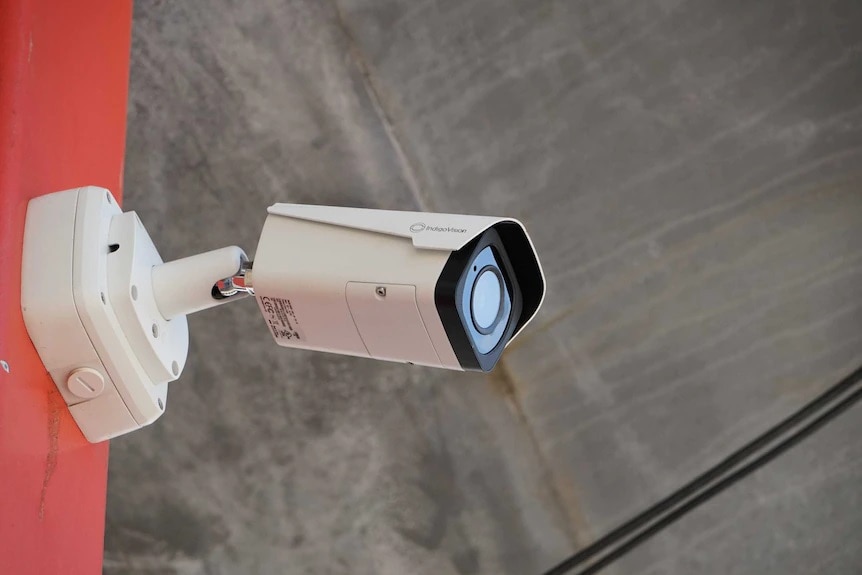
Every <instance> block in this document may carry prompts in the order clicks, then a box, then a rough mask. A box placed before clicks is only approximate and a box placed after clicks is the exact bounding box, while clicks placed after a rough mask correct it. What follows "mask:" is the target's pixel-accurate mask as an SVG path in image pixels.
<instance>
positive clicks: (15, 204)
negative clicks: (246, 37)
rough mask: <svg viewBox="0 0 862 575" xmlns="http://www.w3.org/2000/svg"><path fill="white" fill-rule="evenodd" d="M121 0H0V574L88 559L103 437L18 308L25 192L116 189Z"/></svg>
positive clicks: (123, 49)
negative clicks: (86, 424) (90, 437)
mask: <svg viewBox="0 0 862 575" xmlns="http://www.w3.org/2000/svg"><path fill="white" fill-rule="evenodd" d="M131 12H132V7H131V1H130V0H31V1H29V2H28V1H26V0H0V359H2V360H5V361H6V362H8V364H9V367H10V372H9V373H6V372H5V371H4V370H2V369H0V574H3V575H6V574H9V575H13V574H14V575H27V574H40V575H41V574H43V573H44V574H51V575H54V574H63V575H65V574H71V575H77V574H91V573H92V574H95V573H100V572H101V567H102V552H103V540H104V525H105V493H106V491H105V490H106V481H107V466H108V444H107V443H102V444H99V445H90V444H89V443H87V442H86V440H85V439H84V438H83V436H82V435H81V433H80V432H79V431H78V428H77V427H76V426H75V422H74V421H73V420H72V418H71V416H70V415H69V412H68V410H67V409H66V406H65V404H64V403H63V400H62V398H61V397H60V395H59V394H58V393H57V392H56V390H55V387H54V384H53V382H52V381H51V379H50V378H49V377H48V375H47V373H46V372H45V369H44V368H43V366H42V363H41V361H40V360H39V357H38V355H37V354H36V351H35V350H34V348H33V346H32V344H31V343H30V340H29V338H28V337H27V332H26V330H25V328H24V323H23V320H22V318H21V311H20V303H19V302H20V283H21V240H22V234H23V229H24V215H25V212H26V207H27V201H28V200H29V199H30V198H32V197H35V196H38V195H42V194H46V193H49V192H52V191H59V190H63V189H67V188H72V187H77V186H82V185H88V184H93V185H98V186H103V187H106V188H108V189H110V190H112V191H113V192H114V193H115V194H117V195H118V198H119V193H120V191H121V184H122V172H123V148H124V142H125V121H126V93H127V85H128V67H129V42H130V34H131Z"/></svg>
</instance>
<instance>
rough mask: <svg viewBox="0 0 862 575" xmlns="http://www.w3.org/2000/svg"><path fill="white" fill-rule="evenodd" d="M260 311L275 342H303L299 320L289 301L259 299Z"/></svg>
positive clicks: (270, 298)
mask: <svg viewBox="0 0 862 575" xmlns="http://www.w3.org/2000/svg"><path fill="white" fill-rule="evenodd" d="M260 309H261V311H263V317H264V319H265V320H266V323H267V325H268V326H269V329H270V331H272V335H273V337H275V340H276V341H284V342H295V341H304V340H305V335H304V334H303V333H302V330H301V329H300V328H299V320H297V319H296V312H295V311H294V310H293V304H291V303H290V300H289V299H281V298H277V297H262V298H260Z"/></svg>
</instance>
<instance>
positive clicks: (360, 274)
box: [21, 186, 545, 442]
mask: <svg viewBox="0 0 862 575" xmlns="http://www.w3.org/2000/svg"><path fill="white" fill-rule="evenodd" d="M22 257H23V265H22V268H21V311H22V314H23V317H24V323H25V325H26V326H27V331H28V333H29V335H30V338H31V339H32V341H33V344H34V346H35V348H36V350H37V352H38V353H39V356H40V357H41V358H42V363H43V364H44V365H45V369H46V370H47V371H48V373H49V374H50V375H51V378H52V379H53V380H54V383H55V384H56V385H57V388H58V390H59V391H60V394H61V395H62V396H63V399H64V400H65V401H66V404H67V405H68V406H69V410H70V412H71V414H72V416H73V417H74V418H75V421H76V422H77V423H78V426H79V427H80V429H81V431H82V432H83V433H84V435H85V436H86V437H87V439H88V440H90V441H92V442H98V441H104V440H105V439H110V438H112V437H116V436H118V435H122V434H124V433H128V432H130V431H133V430H135V429H139V428H141V427H143V426H145V425H148V424H150V423H152V422H153V421H155V420H156V419H157V418H159V417H160V416H161V414H162V413H163V412H164V410H165V406H166V405H167V389H168V384H169V383H170V382H172V381H175V380H176V379H178V378H179V377H180V375H181V373H182V371H183V368H184V367H185V363H186V356H187V353H188V324H187V322H186V316H187V315H188V314H191V313H194V312H198V311H201V310H204V309H208V308H211V307H215V306H217V305H222V304H224V303H227V302H231V301H235V300H238V299H241V298H243V297H247V296H252V295H253V296H254V297H255V298H256V299H257V303H258V306H259V307H260V310H261V312H262V313H263V317H264V319H265V320H266V323H267V325H268V326H269V330H270V332H271V333H272V336H273V337H274V338H275V341H276V342H277V343H278V344H279V345H283V346H286V347H296V348H303V349H311V350H320V351H329V352H334V353H341V354H349V355H355V356H362V357H371V358H375V359H385V360H390V361H398V362H406V363H415V364H422V365H429V366H434V367H445V368H449V369H461V370H479V371H489V370H491V369H492V368H493V367H494V365H495V364H496V363H497V361H498V360H499V359H500V355H501V354H502V352H503V349H504V348H505V347H506V345H507V344H508V343H509V342H510V341H512V339H513V338H514V337H515V336H517V334H518V333H519V332H520V331H521V330H523V329H524V326H525V325H527V322H529V321H530V320H531V319H532V317H533V316H534V315H535V314H536V312H537V311H538V309H539V306H540V305H541V303H542V298H543V297H544V293H545V280H544V277H543V275H542V268H541V265H540V264H539V260H538V258H537V257H536V253H535V250H534V249H533V245H532V243H531V242H530V238H529V236H527V233H526V231H525V230H524V227H523V226H522V225H521V224H520V222H518V221H516V220H512V219H507V218H489V217H481V216H461V215H451V214H431V213H418V212H393V211H385V210H366V209H353V208H333V207H323V206H305V205H293V204H276V205H274V206H272V207H271V208H269V215H268V216H267V218H266V222H265V223H264V227H263V232H262V233H261V237H260V242H259V244H258V247H257V254H256V257H255V260H254V261H253V262H252V261H250V260H249V258H248V257H246V255H245V252H243V250H241V249H240V248H238V247H236V246H230V247H225V248H221V249H217V250H213V251H210V252H206V253H202V254H197V255H193V256H189V257H186V258H183V259H179V260H175V261H171V262H164V261H162V258H161V257H160V255H159V253H158V250H157V249H156V247H155V245H154V243H153V242H152V240H151V239H150V236H149V234H148V233H147V231H146V228H145V227H144V225H143V223H142V222H141V221H140V219H138V217H137V215H136V214H135V213H134V212H125V213H124V212H123V211H122V210H121V209H120V206H119V205H118V204H117V202H116V201H115V200H114V198H113V196H112V195H111V193H110V192H109V191H108V190H105V189H104V188H97V187H94V186H87V187H82V188H74V189H71V190H66V191H62V192H56V193H53V194H48V195H46V196H42V197H39V198H35V199H33V200H31V201H30V203H29V205H28V207H27V219H26V223H25V227H24V238H23V254H22Z"/></svg>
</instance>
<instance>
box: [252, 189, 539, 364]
mask: <svg viewBox="0 0 862 575" xmlns="http://www.w3.org/2000/svg"><path fill="white" fill-rule="evenodd" d="M252 279H253V286H254V292H255V295H256V298H257V300H258V304H259V306H260V309H261V312H262V313H263V316H264V319H265V320H266V323H267V325H268V326H269V329H270V332H271V333H272V335H273V337H274V338H275V341H276V343H278V344H279V345H282V346H285V347H294V348H302V349H311V350H319V351H328V352H333V353H340V354H347V355H354V356H360V357H370V358H374V359H383V360H389V361H397V362H404V363H414V364H420V365H428V366H433V367H443V368H449V369H458V370H477V371H490V370H491V369H492V368H493V367H494V365H495V364H496V363H497V361H499V359H500V356H501V354H502V353H503V349H504V348H505V347H506V345H508V343H509V342H511V341H512V340H513V339H514V338H515V337H516V336H517V335H518V334H519V333H520V332H521V331H522V330H523V329H524V327H525V326H526V325H527V323H528V322H529V321H530V320H531V319H532V318H533V317H534V316H535V314H536V312H537V311H538V309H539V307H540V306H541V303H542V300H543V298H544V294H545V279H544V274H543V272H542V267H541V264H540V263H539V259H538V257H537V255H536V252H535V249H534V247H533V244H532V242H531V240H530V237H529V236H528V235H527V232H526V230H525V229H524V226H523V225H522V224H521V223H520V222H519V221H517V220H514V219H510V218H495V217H486V216H465V215H455V214H436V213H425V212H399V211H389V210H370V209H362V208H341V207H328V206H310V205H300V204H276V205H274V206H272V207H270V208H269V210H268V216H267V219H266V222H265V224H264V227H263V231H262V233H261V236H260V242H259V243H258V247H257V252H256V254H255V261H254V269H253V271H252Z"/></svg>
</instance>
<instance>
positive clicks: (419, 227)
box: [410, 222, 467, 234]
mask: <svg viewBox="0 0 862 575" xmlns="http://www.w3.org/2000/svg"><path fill="white" fill-rule="evenodd" d="M410 231H411V232H413V233H414V234H418V233H419V232H448V233H451V234H466V233H467V230H465V229H464V228H453V227H450V226H427V225H425V224H423V223H422V222H417V223H415V224H413V225H412V226H410Z"/></svg>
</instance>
